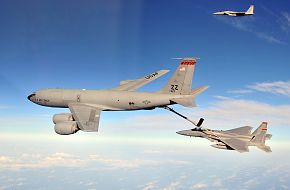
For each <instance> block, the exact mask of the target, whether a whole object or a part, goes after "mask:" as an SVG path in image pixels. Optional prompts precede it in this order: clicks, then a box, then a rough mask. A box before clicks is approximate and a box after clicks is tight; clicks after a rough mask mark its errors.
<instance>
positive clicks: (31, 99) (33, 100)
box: [27, 93, 35, 102]
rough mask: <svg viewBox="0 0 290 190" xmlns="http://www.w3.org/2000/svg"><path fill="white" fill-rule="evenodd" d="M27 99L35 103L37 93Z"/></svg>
mask: <svg viewBox="0 0 290 190" xmlns="http://www.w3.org/2000/svg"><path fill="white" fill-rule="evenodd" d="M27 99H28V100H29V101H31V102H35V93H33V94H30V95H29V96H27Z"/></svg>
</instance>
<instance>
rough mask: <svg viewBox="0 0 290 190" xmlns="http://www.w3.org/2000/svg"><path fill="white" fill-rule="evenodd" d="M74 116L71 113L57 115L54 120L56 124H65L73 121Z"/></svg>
mask: <svg viewBox="0 0 290 190" xmlns="http://www.w3.org/2000/svg"><path fill="white" fill-rule="evenodd" d="M73 120H74V119H73V116H72V114H71V113H59V114H55V115H54V116H53V118H52V121H53V123H54V124H57V123H60V122H64V121H73Z"/></svg>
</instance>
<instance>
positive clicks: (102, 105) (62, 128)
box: [27, 58, 208, 135]
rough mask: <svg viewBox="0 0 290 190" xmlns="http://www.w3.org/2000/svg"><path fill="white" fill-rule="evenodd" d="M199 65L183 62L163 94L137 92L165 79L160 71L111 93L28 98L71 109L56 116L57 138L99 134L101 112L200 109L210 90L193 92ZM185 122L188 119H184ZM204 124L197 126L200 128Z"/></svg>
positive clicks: (41, 93) (43, 93)
mask: <svg viewBox="0 0 290 190" xmlns="http://www.w3.org/2000/svg"><path fill="white" fill-rule="evenodd" d="M195 64H196V59H195V58H182V60H181V63H180V65H179V66H178V68H177V70H176V71H175V73H174V74H173V76H172V77H171V78H170V80H169V81H168V83H167V84H166V85H165V86H164V87H163V88H162V89H161V90H160V91H159V92H136V91H135V90H137V89H138V88H140V87H142V86H144V85H145V84H147V83H149V82H152V81H153V80H155V79H157V78H159V77H160V76H162V75H164V74H165V73H167V72H168V70H160V71H157V72H154V73H152V74H149V75H147V76H145V77H143V78H140V79H137V80H124V81H121V82H120V85H119V86H118V87H116V88H113V89H109V90H85V89H83V90H81V89H55V88H54V89H43V90H38V91H36V92H34V93H32V94H31V95H29V96H28V97H27V98H28V99H29V100H30V101H31V102H34V103H35V104H38V105H41V106H47V107H59V108H69V110H70V113H60V114H55V115H54V116H53V122H54V124H55V127H54V129H55V132H56V133H57V134H60V135H70V134H73V133H76V132H77V131H79V130H82V131H88V132H89V131H98V126H99V120H100V114H101V111H122V110H151V109H154V108H158V107H160V108H166V109H168V110H169V111H172V112H174V113H176V112H175V111H173V110H172V108H169V107H168V105H173V104H180V105H182V106H185V107H194V106H196V105H195V98H196V96H197V95H198V94H200V93H201V92H203V91H204V90H206V89H207V88H208V87H207V86H201V87H197V88H194V89H192V78H193V73H194V68H195ZM177 114H178V113H177ZM178 115H180V116H182V115H181V114H178ZM183 118H185V119H186V117H184V116H183ZM189 121H190V120H189ZM202 121H203V120H200V122H198V124H196V125H197V126H200V125H201V123H202ZM192 123H194V122H192ZM194 124H195V123H194Z"/></svg>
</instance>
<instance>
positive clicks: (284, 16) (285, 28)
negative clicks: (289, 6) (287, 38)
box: [279, 12, 290, 34]
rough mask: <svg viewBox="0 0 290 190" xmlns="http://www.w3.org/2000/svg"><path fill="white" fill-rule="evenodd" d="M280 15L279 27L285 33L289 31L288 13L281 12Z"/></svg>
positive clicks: (289, 16) (289, 17)
mask: <svg viewBox="0 0 290 190" xmlns="http://www.w3.org/2000/svg"><path fill="white" fill-rule="evenodd" d="M281 15H282V17H281V19H280V21H279V23H280V27H281V29H282V30H283V31H284V32H286V33H287V34H288V33H290V13H288V12H282V13H281Z"/></svg>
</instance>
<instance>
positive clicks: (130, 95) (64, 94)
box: [28, 89, 190, 111]
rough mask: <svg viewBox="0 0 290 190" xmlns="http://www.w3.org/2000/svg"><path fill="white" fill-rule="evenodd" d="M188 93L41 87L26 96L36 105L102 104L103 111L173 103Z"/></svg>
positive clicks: (146, 107)
mask: <svg viewBox="0 0 290 190" xmlns="http://www.w3.org/2000/svg"><path fill="white" fill-rule="evenodd" d="M186 97H190V95H172V94H162V93H156V92H155V93H151V92H130V91H117V90H116V91H114V90H77V89H43V90H39V91H36V92H35V93H33V94H32V95H30V96H28V99H29V100H30V101H32V102H34V103H36V104H38V105H41V106H47V107H59V108H68V104H69V103H85V104H90V105H94V106H102V107H104V108H105V109H104V110H103V111H117V110H119V111H121V110H142V109H154V108H155V107H162V106H166V105H171V104H174V103H173V102H172V101H170V99H173V98H186Z"/></svg>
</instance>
